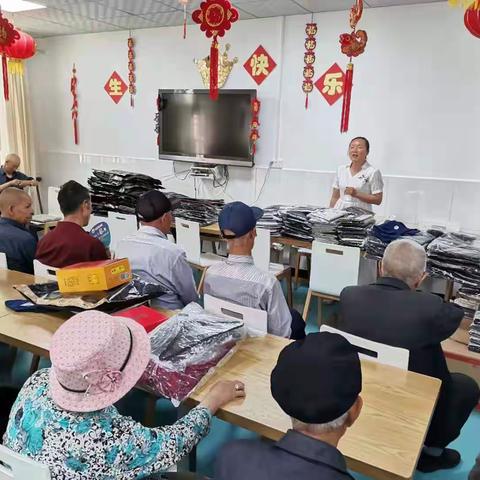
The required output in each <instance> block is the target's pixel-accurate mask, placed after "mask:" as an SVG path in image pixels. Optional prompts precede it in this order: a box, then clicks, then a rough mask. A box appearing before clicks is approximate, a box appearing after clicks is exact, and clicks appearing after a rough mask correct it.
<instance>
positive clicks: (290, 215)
mask: <svg viewBox="0 0 480 480" xmlns="http://www.w3.org/2000/svg"><path fill="white" fill-rule="evenodd" d="M317 209H318V207H310V206H306V207H291V208H289V209H286V210H285V211H284V212H283V215H282V217H283V228H282V235H285V236H286V237H293V238H298V239H300V240H305V241H307V242H311V241H312V240H313V234H312V225H311V223H310V221H309V220H308V215H309V214H311V213H312V212H314V211H315V210H317Z"/></svg>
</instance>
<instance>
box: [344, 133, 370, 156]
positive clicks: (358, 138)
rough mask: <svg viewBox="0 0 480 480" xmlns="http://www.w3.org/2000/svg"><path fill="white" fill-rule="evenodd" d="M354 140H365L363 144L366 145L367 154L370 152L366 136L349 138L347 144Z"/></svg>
mask: <svg viewBox="0 0 480 480" xmlns="http://www.w3.org/2000/svg"><path fill="white" fill-rule="evenodd" d="M355 140H363V141H364V142H365V145H366V147H367V154H368V153H370V142H369V141H368V139H367V138H365V137H355V138H352V139H351V140H350V143H349V145H348V146H350V145H351V144H352V143H353V142H354V141H355Z"/></svg>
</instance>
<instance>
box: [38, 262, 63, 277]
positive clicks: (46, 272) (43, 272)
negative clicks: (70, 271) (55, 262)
mask: <svg viewBox="0 0 480 480" xmlns="http://www.w3.org/2000/svg"><path fill="white" fill-rule="evenodd" d="M57 270H58V268H55V267H50V266H49V265H44V264H43V263H42V262H39V261H38V260H34V261H33V273H34V274H35V276H36V277H43V278H48V279H49V280H57V273H56V272H57Z"/></svg>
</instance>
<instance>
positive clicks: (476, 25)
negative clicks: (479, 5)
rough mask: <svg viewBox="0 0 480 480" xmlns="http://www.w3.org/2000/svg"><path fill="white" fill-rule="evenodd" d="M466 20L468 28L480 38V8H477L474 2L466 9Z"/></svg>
mask: <svg viewBox="0 0 480 480" xmlns="http://www.w3.org/2000/svg"><path fill="white" fill-rule="evenodd" d="M464 21H465V26H466V27H467V30H468V31H469V32H470V33H471V34H472V35H473V36H474V37H477V38H480V10H477V9H476V8H475V5H474V4H472V5H471V6H470V8H468V9H467V10H466V11H465V17H464Z"/></svg>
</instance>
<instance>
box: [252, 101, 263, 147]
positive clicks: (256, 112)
mask: <svg viewBox="0 0 480 480" xmlns="http://www.w3.org/2000/svg"><path fill="white" fill-rule="evenodd" d="M260 105H261V104H260V100H258V98H254V99H253V100H252V122H251V124H250V150H251V153H252V155H255V152H256V151H257V146H256V143H257V140H258V139H259V138H260V134H259V133H258V130H259V127H260V122H259V120H258V118H259V116H260Z"/></svg>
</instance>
